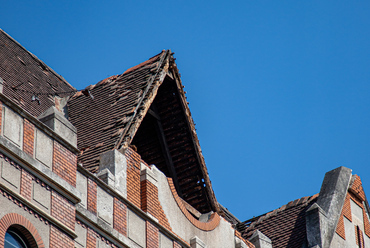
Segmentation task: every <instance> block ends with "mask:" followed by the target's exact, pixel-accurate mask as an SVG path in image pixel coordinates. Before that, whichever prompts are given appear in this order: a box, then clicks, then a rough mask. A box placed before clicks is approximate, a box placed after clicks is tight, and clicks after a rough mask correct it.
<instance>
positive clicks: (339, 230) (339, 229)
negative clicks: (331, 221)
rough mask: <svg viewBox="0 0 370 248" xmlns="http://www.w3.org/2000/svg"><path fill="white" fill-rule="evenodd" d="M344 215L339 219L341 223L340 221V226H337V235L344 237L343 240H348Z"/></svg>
mask: <svg viewBox="0 0 370 248" xmlns="http://www.w3.org/2000/svg"><path fill="white" fill-rule="evenodd" d="M343 218H344V217H343V215H341V216H340V217H339V221H338V224H337V229H336V231H335V232H336V233H337V234H338V235H339V236H340V237H342V238H343V239H346V232H345V229H344V219H343Z"/></svg>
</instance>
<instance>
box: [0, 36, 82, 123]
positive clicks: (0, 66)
mask: <svg viewBox="0 0 370 248" xmlns="http://www.w3.org/2000/svg"><path fill="white" fill-rule="evenodd" d="M0 77H1V78H2V79H3V81H4V84H3V94H4V95H5V96H7V97H8V98H10V99H11V100H12V101H14V102H15V103H16V104H18V105H19V106H21V107H22V108H23V109H25V110H26V111H27V112H29V113H30V114H32V115H33V116H35V117H37V116H39V115H40V114H41V113H43V112H44V111H45V110H47V109H48V108H49V107H51V106H54V98H53V96H56V95H58V96H60V97H64V96H67V95H71V94H72V93H74V92H75V91H76V90H75V88H73V87H72V86H71V85H70V84H69V83H67V82H66V81H65V80H64V79H63V77H61V76H60V75H58V74H57V73H55V72H54V71H53V70H52V69H51V68H50V67H48V66H47V65H46V64H45V63H44V62H42V61H41V60H39V59H38V58H37V57H36V56H35V55H33V54H32V53H30V52H29V51H27V50H26V49H25V48H24V47H22V46H21V45H20V44H19V43H18V42H16V41H15V40H14V39H13V38H11V37H10V36H9V35H8V34H7V33H5V32H4V31H3V30H1V29H0ZM33 95H35V96H37V97H38V98H39V100H40V104H39V103H38V102H37V101H32V96H33Z"/></svg>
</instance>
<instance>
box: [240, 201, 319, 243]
mask: <svg viewBox="0 0 370 248" xmlns="http://www.w3.org/2000/svg"><path fill="white" fill-rule="evenodd" d="M317 197H318V194H316V195H314V196H311V197H303V198H300V199H297V200H295V201H291V202H289V203H288V204H286V205H284V206H282V207H280V208H279V209H275V210H274V211H271V212H269V213H266V214H264V215H261V216H257V217H254V218H252V219H250V220H247V221H244V222H242V223H240V224H237V226H236V228H237V230H239V231H240V232H241V233H242V236H243V238H245V239H249V238H250V237H251V236H252V234H253V233H254V232H255V231H256V230H257V229H258V230H259V231H260V232H262V233H263V234H264V235H266V236H267V237H268V238H270V239H271V241H272V247H273V248H282V247H284V248H297V247H299V248H300V247H302V245H303V243H304V242H306V218H305V213H306V210H307V209H308V208H309V207H310V206H311V205H312V204H313V203H315V202H316V200H317Z"/></svg>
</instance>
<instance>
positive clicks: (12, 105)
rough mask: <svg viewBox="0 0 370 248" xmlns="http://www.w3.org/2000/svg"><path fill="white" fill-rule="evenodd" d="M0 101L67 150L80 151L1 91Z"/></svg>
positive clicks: (76, 152)
mask: <svg viewBox="0 0 370 248" xmlns="http://www.w3.org/2000/svg"><path fill="white" fill-rule="evenodd" d="M0 101H1V102H2V103H3V104H4V105H6V106H7V107H9V108H10V109H12V110H13V111H14V112H16V113H17V114H19V115H20V116H21V117H23V118H25V119H27V120H28V121H29V122H31V123H32V124H33V125H35V127H37V128H39V129H40V130H42V131H43V132H45V133H46V134H47V135H48V136H50V137H51V138H53V139H54V140H56V141H57V142H59V143H60V144H62V145H63V146H64V147H66V148H67V149H68V150H70V151H71V152H73V153H74V154H79V153H80V150H79V149H78V148H77V147H75V146H74V145H72V144H71V143H69V142H68V141H67V140H65V139H64V138H62V137H61V136H60V135H58V134H57V133H55V132H54V131H53V130H52V129H50V128H49V127H48V126H47V125H45V124H44V123H42V122H41V121H39V120H38V119H37V118H35V117H34V116H32V115H31V114H29V113H28V112H26V111H25V110H24V109H22V108H21V107H19V106H18V105H17V104H15V103H14V102H13V101H11V100H10V99H9V98H7V97H6V96H5V95H3V94H2V93H0Z"/></svg>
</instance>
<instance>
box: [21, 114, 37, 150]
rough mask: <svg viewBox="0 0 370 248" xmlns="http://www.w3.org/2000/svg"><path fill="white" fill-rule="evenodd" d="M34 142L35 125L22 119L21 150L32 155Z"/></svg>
mask: <svg viewBox="0 0 370 248" xmlns="http://www.w3.org/2000/svg"><path fill="white" fill-rule="evenodd" d="M34 142H35V126H34V125H33V124H32V123H31V122H29V121H28V120H27V119H24V124H23V151H24V152H26V153H27V154H29V155H30V156H32V157H33V148H34Z"/></svg>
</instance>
